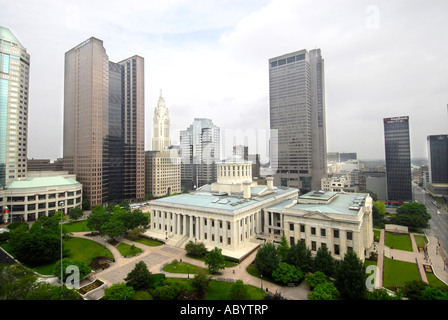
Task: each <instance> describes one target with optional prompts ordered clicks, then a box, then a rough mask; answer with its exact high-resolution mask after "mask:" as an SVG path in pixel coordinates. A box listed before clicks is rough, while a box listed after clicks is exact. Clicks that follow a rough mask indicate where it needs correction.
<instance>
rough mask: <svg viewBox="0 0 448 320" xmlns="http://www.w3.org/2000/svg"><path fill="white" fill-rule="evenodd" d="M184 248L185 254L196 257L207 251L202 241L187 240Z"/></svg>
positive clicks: (200, 256)
mask: <svg viewBox="0 0 448 320" xmlns="http://www.w3.org/2000/svg"><path fill="white" fill-rule="evenodd" d="M185 250H186V251H187V255H190V256H192V257H196V258H202V257H204V256H205V255H206V253H207V249H206V248H205V244H204V243H202V242H199V243H194V242H193V241H188V243H187V244H186V245H185Z"/></svg>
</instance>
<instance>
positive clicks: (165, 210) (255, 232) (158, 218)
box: [145, 160, 373, 259]
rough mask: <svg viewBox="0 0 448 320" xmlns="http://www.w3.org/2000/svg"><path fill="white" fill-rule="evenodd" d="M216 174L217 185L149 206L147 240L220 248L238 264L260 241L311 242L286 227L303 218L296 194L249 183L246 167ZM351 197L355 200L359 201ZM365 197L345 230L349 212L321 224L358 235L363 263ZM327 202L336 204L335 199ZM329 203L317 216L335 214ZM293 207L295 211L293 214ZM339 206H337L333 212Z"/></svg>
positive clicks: (227, 165) (221, 168)
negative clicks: (199, 244) (327, 209)
mask: <svg viewBox="0 0 448 320" xmlns="http://www.w3.org/2000/svg"><path fill="white" fill-rule="evenodd" d="M217 171H218V172H217V173H218V174H217V175H218V181H217V182H216V183H212V184H209V185H205V186H203V187H201V188H199V189H198V190H197V191H196V192H195V193H190V194H180V195H176V196H171V197H166V198H161V199H157V200H153V201H151V204H150V210H151V227H150V229H149V230H148V231H147V232H146V233H145V234H146V235H147V236H149V237H153V238H157V239H162V240H164V241H165V242H166V243H168V244H170V245H174V246H177V247H181V248H184V247H185V244H186V243H187V242H188V241H190V240H191V241H196V242H203V243H204V244H205V245H206V247H207V249H209V250H210V249H213V248H214V247H218V248H220V249H222V253H223V254H224V255H226V256H229V257H234V258H238V259H241V258H243V257H244V256H245V255H247V254H248V253H250V252H251V251H252V250H254V249H256V248H257V247H258V246H259V245H260V244H262V243H264V239H269V238H271V239H276V240H279V239H280V237H281V236H282V235H286V236H287V238H288V239H290V240H291V239H292V237H294V236H295V237H294V239H296V240H297V241H299V240H303V241H306V242H309V239H305V238H304V237H305V235H306V233H305V232H304V233H303V234H294V235H293V234H292V233H291V231H289V230H290V229H289V228H290V223H292V224H294V223H299V220H295V219H300V218H299V217H298V216H299V215H301V214H303V213H300V211H298V210H297V206H299V205H300V197H299V196H298V191H299V190H298V189H296V188H289V187H274V186H273V178H272V177H267V179H266V180H267V185H258V184H257V183H256V182H252V166H251V163H250V162H247V161H245V162H243V161H241V160H229V161H226V162H221V163H218V165H217ZM351 196H352V197H354V198H356V197H358V196H359V195H356V194H351ZM366 197H367V199H370V197H368V196H365V197H364V198H363V201H361V202H359V204H360V206H357V209H358V213H359V214H357V213H355V212H354V211H355V210H351V212H350V214H349V217H348V221H349V223H348V224H347V221H345V220H344V219H345V218H344V215H346V214H347V212H346V211H347V210H349V209H348V208H347V210H345V209H344V211H341V213H340V217H338V218H337V219H333V220H334V221H333V223H331V224H329V222H328V217H327V216H325V217H324V219H325V220H326V221H325V223H324V224H325V225H326V226H330V227H331V230H333V229H341V230H342V229H344V228H345V226H349V228H350V230H351V232H355V233H356V235H353V237H354V239H356V241H357V243H356V245H354V244H353V247H355V248H356V251H357V252H359V253H362V257H364V250H365V249H366V247H369V248H368V249H369V250H370V247H371V246H372V244H373V236H371V235H372V234H373V233H371V232H370V231H369V232H367V234H368V236H371V238H372V241H371V242H372V244H368V242H369V241H362V239H364V233H365V230H369V228H370V229H372V225H371V200H370V201H369V200H368V201H366ZM320 198H321V197H320ZM331 198H332V199H333V200H334V199H335V198H337V196H336V194H334V195H333V196H332V197H331ZM347 201H348V203H351V202H350V200H345V201H344V203H346V202H347ZM330 202H331V201H327V202H326V203H325V204H320V205H319V206H318V208H319V211H322V210H324V209H323V208H325V207H328V208H329V209H330V210H331V212H332V213H333V214H336V213H337V212H335V210H336V209H334V208H331V203H330ZM291 204H294V205H295V206H294V208H291V209H292V210H290V207H291ZM340 205H341V204H340V203H339V202H338V203H337V206H340ZM319 216H322V215H315V218H316V219H317V220H318V217H319ZM369 216H370V218H368V217H369ZM316 219H313V221H312V223H313V228H315V226H316V225H318V221H317V220H316ZM369 219H370V220H369ZM286 221H288V223H286ZM300 221H301V220H300ZM304 221H306V220H304ZM302 223H303V222H302ZM362 224H364V226H363V227H361V225H362ZM366 226H367V227H366ZM344 230H345V229H344ZM358 233H359V234H358ZM329 234H330V231H328V235H329ZM341 234H345V232H341ZM358 239H361V245H359V244H358ZM327 242H328V244H327V245H328V246H329V248H333V247H334V246H333V245H332V242H330V241H327ZM310 243H311V242H310ZM338 243H346V242H343V241H341V242H338ZM350 244H352V242H350ZM330 250H331V249H330ZM331 251H332V250H331ZM345 251H346V249H345V248H341V252H345Z"/></svg>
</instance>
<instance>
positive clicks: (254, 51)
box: [0, 1, 448, 160]
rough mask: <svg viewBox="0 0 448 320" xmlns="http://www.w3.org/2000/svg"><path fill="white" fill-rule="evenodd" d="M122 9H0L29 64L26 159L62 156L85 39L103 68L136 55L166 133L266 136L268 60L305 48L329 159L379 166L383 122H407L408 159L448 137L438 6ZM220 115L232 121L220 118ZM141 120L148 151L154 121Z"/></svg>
mask: <svg viewBox="0 0 448 320" xmlns="http://www.w3.org/2000/svg"><path fill="white" fill-rule="evenodd" d="M120 4H121V3H120V2H108V3H107V6H104V5H102V4H101V3H93V4H91V3H90V2H89V5H90V6H88V5H87V3H84V2H82V1H80V2H77V3H70V4H67V3H59V2H48V3H47V5H48V7H49V8H51V10H49V11H48V12H49V13H51V15H47V14H46V12H44V11H43V12H42V13H41V14H39V15H38V16H36V15H35V14H34V13H35V12H36V11H39V12H40V11H41V10H39V9H36V8H35V7H33V5H34V2H27V1H17V2H15V3H14V4H13V5H12V6H11V7H9V6H8V4H5V5H4V7H3V8H2V12H1V13H0V18H1V20H2V24H3V26H5V27H7V28H9V29H10V30H11V31H12V32H13V33H14V34H15V35H16V36H17V37H18V38H19V39H20V40H21V42H22V43H23V44H24V46H25V47H26V49H27V52H29V53H30V54H31V55H32V56H33V63H32V68H31V70H30V89H29V91H30V92H29V101H30V102H29V113H30V115H29V117H30V122H29V128H28V137H29V138H28V139H29V146H30V147H29V150H28V158H51V159H56V158H58V157H61V156H62V123H63V121H62V119H63V60H64V52H65V51H66V50H67V48H71V47H72V46H73V44H74V43H81V42H82V41H84V40H85V39H87V38H90V37H92V36H93V37H97V38H99V39H102V40H103V41H104V44H105V46H106V47H107V48H108V54H109V55H110V59H111V60H112V61H117V60H119V58H120V57H122V56H131V55H133V54H138V55H139V56H142V57H144V58H145V60H146V64H145V73H146V74H147V75H148V76H147V84H146V88H145V91H146V92H145V96H146V104H145V113H146V114H151V113H152V112H151V111H152V107H153V106H154V105H155V104H156V102H157V99H158V97H159V94H158V93H159V90H160V89H163V92H164V96H165V97H166V98H167V99H169V101H170V106H171V107H170V109H171V112H170V114H171V122H172V124H171V126H172V132H171V133H172V137H176V138H177V137H179V134H178V132H179V131H180V130H183V129H184V128H185V127H186V126H188V125H189V124H190V123H191V121H193V119H194V118H195V117H198V118H210V119H211V120H212V121H214V123H216V124H217V126H219V127H220V128H222V130H223V131H224V130H226V129H268V128H269V97H268V95H269V92H268V81H269V80H268V59H269V58H270V57H273V56H277V55H280V54H283V53H285V52H293V51H296V50H300V49H302V48H310V49H311V48H321V49H322V50H323V52H324V55H325V60H326V70H325V71H326V74H325V79H326V80H325V82H326V104H327V108H326V112H327V151H328V152H356V153H357V154H358V158H359V159H361V160H362V159H370V158H378V159H384V147H383V139H384V137H383V130H382V119H383V118H384V117H387V116H401V115H408V116H409V121H410V131H411V132H410V133H411V154H412V157H413V158H418V157H424V158H427V145H426V137H427V136H428V135H435V134H444V133H446V131H447V126H446V123H447V103H448V97H447V93H446V90H445V89H444V88H446V80H445V79H446V76H445V75H446V73H447V68H448V67H447V66H448V63H446V60H447V59H448V58H447V57H448V54H447V53H448V48H447V47H446V46H445V44H444V43H442V42H441V41H440V39H444V38H445V37H444V34H445V33H446V30H448V28H447V22H446V21H444V17H443V12H445V11H446V10H443V7H447V4H445V3H444V2H441V1H440V2H431V3H430V4H427V5H425V7H424V8H422V7H421V5H420V3H419V2H417V1H411V2H407V3H406V5H405V6H404V5H400V4H397V3H388V2H384V1H379V2H377V3H376V4H374V5H371V4H370V3H368V2H355V1H345V2H344V3H343V4H342V5H341V4H340V3H338V4H335V3H331V2H322V3H317V4H315V3H313V2H310V1H303V2H300V3H296V2H289V1H282V2H279V1H257V2H247V3H246V2H245V3H244V4H242V3H240V2H238V1H234V2H232V1H229V2H225V3H224V2H213V3H208V2H188V1H187V2H177V1H172V2H169V1H168V2H164V3H157V4H156V3H151V2H149V3H146V2H144V3H138V2H136V1H131V2H130V3H129V4H127V5H126V6H121V5H120ZM36 5H38V6H39V8H41V7H42V4H41V3H37V4H36ZM136 7H138V8H139V10H133V9H132V8H136ZM100 8H101V12H102V13H103V14H102V15H100V16H97V15H96V14H95V12H99V10H100ZM18 9H20V10H18ZM337 9H338V10H337ZM336 10H337V12H339V13H338V15H334V12H336ZM17 12H20V16H19V15H18V14H17ZM93 14H95V17H96V19H90V18H92V15H93ZM311 17H312V18H311ZM146 21H148V22H146ZM56 26H57V27H56ZM109 30H110V31H112V32H110V31H109ZM285 30H288V31H285ZM310 30H312V32H311V31H310ZM43 43H44V44H45V46H43V45H42V44H43ZM211 66H213V67H211ZM223 109H225V110H227V111H228V112H229V114H231V115H232V116H228V117H222V116H220V114H221V112H222V110H223ZM148 112H149V113H148ZM49 114H52V115H54V116H52V117H48V115H49ZM145 122H146V125H145V127H146V134H145V141H146V145H145V150H150V149H151V140H152V125H151V122H152V119H151V117H146V119H145ZM247 123H250V124H249V125H248V124H247ZM355 136H356V137H357V139H355V138H354V137H355ZM347 137H349V138H350V139H347ZM172 143H173V144H179V141H176V140H174V141H172ZM249 153H251V154H252V153H256V152H255V151H253V150H249Z"/></svg>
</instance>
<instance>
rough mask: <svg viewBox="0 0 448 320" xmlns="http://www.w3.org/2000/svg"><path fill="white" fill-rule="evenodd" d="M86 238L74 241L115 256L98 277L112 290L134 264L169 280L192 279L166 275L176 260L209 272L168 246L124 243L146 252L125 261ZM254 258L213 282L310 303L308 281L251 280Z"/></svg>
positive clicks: (102, 241)
mask: <svg viewBox="0 0 448 320" xmlns="http://www.w3.org/2000/svg"><path fill="white" fill-rule="evenodd" d="M86 234H88V233H86V232H75V233H73V235H74V236H75V237H79V238H84V239H89V240H94V241H96V242H98V243H100V244H102V245H104V246H106V248H107V249H109V250H110V251H111V252H112V254H113V255H114V258H115V262H114V263H112V265H111V266H110V267H109V268H107V269H105V270H103V271H101V272H98V273H97V274H96V277H97V278H99V279H100V280H102V281H103V282H105V283H106V284H107V285H108V286H111V285H112V284H114V283H120V282H124V278H126V276H127V274H128V273H129V272H130V271H132V269H134V266H135V264H136V263H137V262H139V261H144V262H145V263H146V265H147V266H148V270H149V271H150V272H151V273H165V274H166V275H167V276H169V277H177V278H187V277H188V276H189V275H188V274H180V273H167V272H165V271H163V270H162V269H163V267H164V266H165V265H166V264H168V263H171V262H172V261H173V260H175V259H177V260H178V261H180V260H181V259H182V262H187V263H190V264H193V265H196V266H199V267H203V268H206V266H205V264H204V263H203V262H201V261H199V260H196V259H192V258H190V257H188V256H187V255H186V251H185V250H184V249H181V248H177V247H173V246H170V245H167V244H164V245H161V246H154V247H151V246H147V245H144V244H140V243H138V242H133V241H130V240H127V239H121V240H120V242H123V243H127V244H130V245H132V244H133V245H135V246H136V247H138V248H140V249H142V250H143V252H142V253H141V254H139V255H137V256H134V257H130V258H125V257H123V256H122V255H121V254H120V252H119V251H118V250H117V248H115V247H114V246H113V245H111V244H110V243H108V242H107V241H106V240H105V239H104V238H102V237H100V236H86ZM255 255H256V251H254V252H252V254H251V255H250V256H248V257H247V258H246V259H244V260H243V261H242V262H241V263H239V264H238V265H237V266H236V267H233V268H226V269H225V270H222V271H221V274H220V275H217V276H213V278H214V279H217V280H226V281H236V280H243V282H244V283H245V284H249V285H253V286H255V287H262V288H263V289H264V290H269V292H279V293H280V294H281V295H282V296H283V297H285V298H286V299H288V300H306V299H307V295H308V292H310V290H309V289H308V286H307V285H306V283H305V281H302V284H301V285H299V286H297V287H282V286H278V285H276V284H273V283H270V282H267V281H264V280H261V279H259V278H257V277H254V276H251V275H250V274H249V273H248V272H247V271H246V267H247V266H248V265H249V264H250V263H251V262H252V261H253V260H254V258H255Z"/></svg>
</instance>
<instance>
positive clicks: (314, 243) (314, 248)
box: [311, 241, 316, 251]
mask: <svg viewBox="0 0 448 320" xmlns="http://www.w3.org/2000/svg"><path fill="white" fill-rule="evenodd" d="M311 250H312V251H316V241H311Z"/></svg>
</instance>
